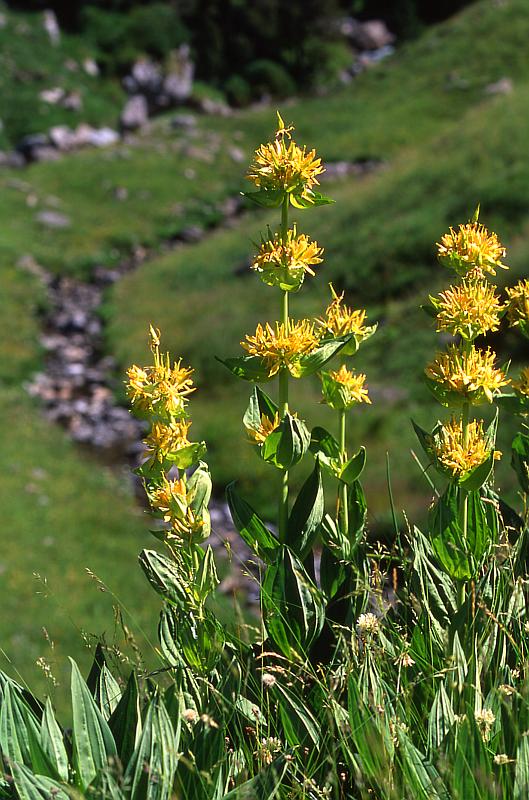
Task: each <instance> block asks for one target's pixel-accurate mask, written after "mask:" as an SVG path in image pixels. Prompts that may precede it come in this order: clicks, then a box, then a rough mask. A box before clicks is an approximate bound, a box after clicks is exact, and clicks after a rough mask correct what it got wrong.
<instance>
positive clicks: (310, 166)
mask: <svg viewBox="0 0 529 800" xmlns="http://www.w3.org/2000/svg"><path fill="white" fill-rule="evenodd" d="M278 120H279V125H278V129H277V132H276V135H275V139H274V141H273V142H268V144H262V145H261V146H260V147H259V148H258V149H257V150H256V151H255V156H254V161H253V164H252V165H251V167H250V170H249V172H248V175H247V176H246V177H247V178H248V180H250V181H253V183H254V184H255V185H256V186H257V188H258V189H265V190H272V191H274V190H276V191H277V190H280V191H283V192H287V193H288V194H290V195H291V196H292V195H295V196H298V197H301V198H303V199H305V200H309V201H310V197H311V189H312V187H313V186H315V185H316V186H317V185H318V184H319V181H318V179H317V176H318V175H320V174H321V173H322V172H324V171H325V170H324V168H323V167H322V165H321V159H320V158H316V151H315V150H309V151H308V152H307V149H306V147H303V149H301V148H300V147H298V145H297V144H296V143H295V142H294V141H293V140H292V138H291V135H290V132H291V131H292V130H294V129H293V128H292V127H288V128H285V125H284V123H283V120H282V119H281V117H280V116H279V114H278Z"/></svg>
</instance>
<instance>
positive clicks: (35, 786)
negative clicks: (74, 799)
mask: <svg viewBox="0 0 529 800" xmlns="http://www.w3.org/2000/svg"><path fill="white" fill-rule="evenodd" d="M10 766H11V774H12V776H13V782H14V784H15V787H16V791H17V798H18V800H50V798H53V800H70V795H69V793H68V792H66V791H65V790H64V788H63V787H62V786H61V784H60V783H58V782H57V781H54V780H51V778H45V777H44V776H42V775H34V774H33V772H32V771H31V770H30V769H28V767H26V766H25V765H24V764H17V762H12V763H11V765H10Z"/></svg>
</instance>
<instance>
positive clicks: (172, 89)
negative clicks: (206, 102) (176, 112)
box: [162, 44, 195, 104]
mask: <svg viewBox="0 0 529 800" xmlns="http://www.w3.org/2000/svg"><path fill="white" fill-rule="evenodd" d="M194 74H195V65H194V64H193V62H192V61H191V57H190V49H189V45H188V44H183V45H181V46H180V47H179V48H178V50H174V51H173V52H172V53H171V54H170V56H169V60H168V67H167V74H166V76H165V78H164V80H163V85H162V92H163V94H165V95H166V96H167V98H168V100H169V103H170V104H174V103H176V104H178V103H182V102H184V101H185V100H187V99H188V98H189V97H190V96H191V92H192V91H193V77H194Z"/></svg>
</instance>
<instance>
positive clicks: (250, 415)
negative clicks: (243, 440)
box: [242, 386, 278, 430]
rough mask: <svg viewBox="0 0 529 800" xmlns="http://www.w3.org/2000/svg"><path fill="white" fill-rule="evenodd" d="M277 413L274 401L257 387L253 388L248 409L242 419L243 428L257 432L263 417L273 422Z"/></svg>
mask: <svg viewBox="0 0 529 800" xmlns="http://www.w3.org/2000/svg"><path fill="white" fill-rule="evenodd" d="M277 412H278V406H277V405H276V404H275V403H274V401H273V400H272V399H271V398H270V397H268V395H267V394H265V392H263V390H262V389H260V388H259V386H254V387H253V390H252V394H251V396H250V402H249V403H248V408H247V409H246V411H245V412H244V416H243V418H242V421H243V424H244V427H245V428H249V429H250V430H258V429H259V428H260V427H261V421H262V417H263V416H264V417H266V418H267V419H269V420H271V421H273V420H274V418H275V415H276V414H277Z"/></svg>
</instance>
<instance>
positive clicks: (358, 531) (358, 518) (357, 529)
mask: <svg viewBox="0 0 529 800" xmlns="http://www.w3.org/2000/svg"><path fill="white" fill-rule="evenodd" d="M347 502H348V504H349V536H350V538H351V542H352V545H353V549H354V547H356V545H357V544H358V542H359V541H360V539H361V538H362V533H363V531H364V524H365V521H366V515H367V503H366V498H365V495H364V490H363V489H362V484H361V483H360V481H353V483H352V484H351V485H350V486H349V489H348V492H347Z"/></svg>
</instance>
